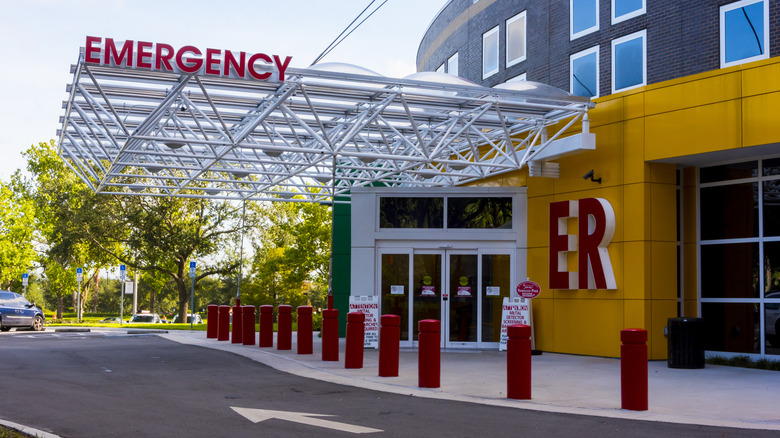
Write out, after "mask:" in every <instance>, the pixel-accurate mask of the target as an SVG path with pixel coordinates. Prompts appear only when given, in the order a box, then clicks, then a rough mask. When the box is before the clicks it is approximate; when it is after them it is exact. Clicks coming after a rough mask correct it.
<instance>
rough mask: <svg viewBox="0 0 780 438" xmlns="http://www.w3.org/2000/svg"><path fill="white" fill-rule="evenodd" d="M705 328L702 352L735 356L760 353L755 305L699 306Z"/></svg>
mask: <svg viewBox="0 0 780 438" xmlns="http://www.w3.org/2000/svg"><path fill="white" fill-rule="evenodd" d="M701 314H702V318H704V325H705V327H706V329H705V333H706V335H705V336H706V341H705V349H707V350H711V351H729V352H734V353H760V352H761V350H760V343H759V341H758V339H759V338H758V336H759V331H758V328H759V327H758V322H759V314H758V304H755V303H702V304H701Z"/></svg>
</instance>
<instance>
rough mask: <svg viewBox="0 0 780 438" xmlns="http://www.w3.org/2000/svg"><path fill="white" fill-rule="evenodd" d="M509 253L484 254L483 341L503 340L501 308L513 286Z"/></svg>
mask: <svg viewBox="0 0 780 438" xmlns="http://www.w3.org/2000/svg"><path fill="white" fill-rule="evenodd" d="M510 260H511V258H510V256H509V254H483V255H482V341H483V342H500V341H501V310H502V307H503V304H504V298H507V297H509V292H510V288H511V284H510V281H511V269H512V267H511V265H510V263H511V262H510Z"/></svg>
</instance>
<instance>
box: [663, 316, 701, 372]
mask: <svg viewBox="0 0 780 438" xmlns="http://www.w3.org/2000/svg"><path fill="white" fill-rule="evenodd" d="M667 328H668V331H667V334H666V336H667V338H668V345H669V357H668V359H667V360H668V366H669V368H688V369H695V368H704V320H703V319H702V318H669V320H668V323H667Z"/></svg>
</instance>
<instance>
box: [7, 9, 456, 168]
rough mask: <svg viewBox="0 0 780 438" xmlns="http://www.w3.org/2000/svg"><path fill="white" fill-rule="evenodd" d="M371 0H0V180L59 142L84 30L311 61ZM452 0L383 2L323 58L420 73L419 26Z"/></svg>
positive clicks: (394, 73)
mask: <svg viewBox="0 0 780 438" xmlns="http://www.w3.org/2000/svg"><path fill="white" fill-rule="evenodd" d="M370 2H371V1H370V0H282V1H279V0H276V1H270V0H247V1H245V0H221V1H216V0H211V1H203V0H189V1H180V0H102V1H93V0H67V1H63V0H0V11H2V13H0V181H4V182H6V181H8V180H9V179H10V177H11V175H12V174H13V173H14V172H15V171H16V169H22V170H23V171H24V169H25V167H26V162H25V160H24V158H23V157H22V155H21V154H22V152H23V151H25V150H26V149H27V148H29V147H30V145H32V144H37V143H38V142H48V141H49V140H51V139H55V140H56V131H57V129H59V128H60V126H61V124H60V122H59V118H60V116H62V115H64V112H65V110H64V109H63V108H62V102H63V101H65V100H67V98H68V95H67V93H66V91H65V87H66V85H67V84H69V83H71V82H72V79H73V76H72V75H71V74H70V66H71V64H75V63H76V62H77V61H78V54H79V48H80V47H83V46H84V45H85V41H86V37H87V36H96V37H104V38H114V40H116V41H120V40H126V39H129V40H141V41H151V42H160V43H167V44H170V45H172V46H173V47H181V46H184V45H193V46H195V47H198V48H201V49H204V48H207V47H209V48H216V49H225V50H232V51H244V52H248V53H268V54H277V55H280V56H292V61H291V63H290V67H294V68H305V67H308V66H309V65H310V64H311V63H312V61H314V59H315V58H316V57H317V55H319V54H320V52H322V51H323V50H324V49H325V48H326V47H327V46H328V44H330V42H331V41H332V40H333V39H335V38H336V36H337V35H338V34H339V33H340V32H341V31H342V30H343V29H344V28H345V27H346V26H347V25H349V23H350V22H351V21H352V20H353V19H354V18H355V17H356V16H357V15H358V14H359V13H360V11H362V10H363V9H364V8H365V7H366V6H367V5H368V4H369V3H370ZM381 2H382V0H379V1H377V2H376V3H375V5H376V4H380V3H381ZM446 2H447V1H446V0H387V2H386V3H385V4H384V5H383V6H382V7H381V8H380V9H379V10H378V11H377V12H376V13H375V14H374V15H372V16H371V17H370V18H369V19H368V20H367V21H366V22H365V23H363V24H362V25H361V27H359V28H358V29H357V30H356V31H355V32H353V33H352V35H350V36H349V37H348V38H347V39H346V40H345V41H344V42H343V43H341V44H340V45H339V46H338V47H337V48H336V49H335V50H333V51H332V52H331V53H330V54H329V55H328V56H326V57H325V58H324V59H323V60H322V61H320V62H346V63H350V64H355V65H359V66H362V67H365V68H368V69H370V70H373V71H375V72H377V73H379V74H382V75H385V76H389V77H404V76H406V75H408V74H411V73H414V72H415V71H416V68H415V58H416V56H417V48H418V46H419V44H420V41H421V40H422V36H423V33H424V32H425V31H426V29H427V28H428V25H429V24H430V23H431V21H432V20H433V18H434V16H435V15H436V13H437V12H438V11H439V10H440V9H441V8H442V7H443V6H444V4H446Z"/></svg>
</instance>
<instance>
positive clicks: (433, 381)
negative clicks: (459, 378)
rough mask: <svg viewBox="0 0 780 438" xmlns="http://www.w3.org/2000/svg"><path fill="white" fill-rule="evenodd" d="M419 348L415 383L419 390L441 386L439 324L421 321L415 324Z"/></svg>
mask: <svg viewBox="0 0 780 438" xmlns="http://www.w3.org/2000/svg"><path fill="white" fill-rule="evenodd" d="M417 327H418V329H419V331H420V333H419V334H418V335H417V339H418V343H419V347H418V350H419V351H418V353H417V360H418V363H417V381H418V386H419V387H420V388H438V387H440V386H441V323H440V322H439V321H437V320H435V319H423V320H422V321H420V322H418V323H417Z"/></svg>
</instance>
